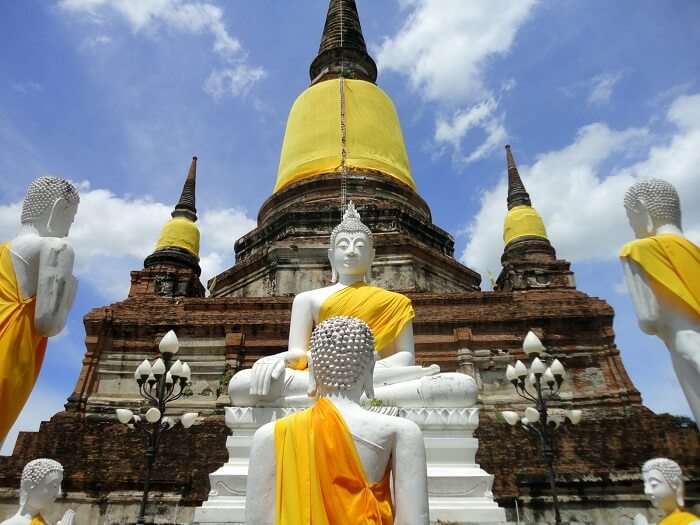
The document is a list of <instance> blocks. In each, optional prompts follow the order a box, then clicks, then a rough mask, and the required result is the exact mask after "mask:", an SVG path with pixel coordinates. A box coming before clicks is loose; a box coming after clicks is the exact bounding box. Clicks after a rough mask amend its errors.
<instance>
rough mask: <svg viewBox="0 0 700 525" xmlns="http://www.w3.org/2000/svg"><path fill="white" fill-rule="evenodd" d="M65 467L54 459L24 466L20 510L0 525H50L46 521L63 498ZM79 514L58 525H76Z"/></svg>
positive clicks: (68, 513)
mask: <svg viewBox="0 0 700 525" xmlns="http://www.w3.org/2000/svg"><path fill="white" fill-rule="evenodd" d="M62 481H63V466H62V465H61V464H60V463H59V462H58V461H54V460H53V459H45V458H42V459H35V460H33V461H30V462H29V463H27V464H26V465H25V466H24V469H23V470H22V479H21V482H20V489H19V510H18V511H17V513H16V514H15V515H14V516H12V517H11V518H9V519H7V520H5V521H3V522H2V523H0V525H48V522H47V521H46V520H45V518H44V514H45V513H47V512H48V511H49V510H50V509H51V506H52V505H53V504H54V502H55V501H56V498H57V497H59V496H60V495H61V482H62ZM75 523H76V521H75V513H74V512H73V511H72V510H68V511H66V513H65V514H64V515H63V519H61V521H59V522H58V523H57V524H56V525H75Z"/></svg>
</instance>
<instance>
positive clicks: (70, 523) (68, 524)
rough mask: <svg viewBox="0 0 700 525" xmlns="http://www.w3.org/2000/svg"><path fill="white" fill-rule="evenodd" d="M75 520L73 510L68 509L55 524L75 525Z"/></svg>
mask: <svg viewBox="0 0 700 525" xmlns="http://www.w3.org/2000/svg"><path fill="white" fill-rule="evenodd" d="M76 524H77V521H76V519H75V512H73V511H72V510H71V509H68V510H67V511H66V513H65V514H64V515H63V518H62V519H61V521H59V522H58V523H57V524H56V525H76Z"/></svg>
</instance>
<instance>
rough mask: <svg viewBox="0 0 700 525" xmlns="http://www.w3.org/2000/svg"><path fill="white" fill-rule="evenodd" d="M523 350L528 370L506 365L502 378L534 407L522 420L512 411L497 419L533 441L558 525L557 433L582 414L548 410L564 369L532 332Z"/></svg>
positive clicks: (519, 364)
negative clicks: (531, 356) (517, 429)
mask: <svg viewBox="0 0 700 525" xmlns="http://www.w3.org/2000/svg"><path fill="white" fill-rule="evenodd" d="M523 350H524V351H525V353H527V354H528V355H533V356H534V358H533V360H532V362H531V363H530V367H529V368H528V367H527V366H526V365H525V364H524V363H523V362H522V361H517V362H516V363H515V366H513V365H508V367H507V368H506V377H507V378H508V381H509V382H510V383H511V384H512V385H513V387H514V388H515V392H516V393H517V394H518V395H519V396H520V397H521V398H523V399H525V400H526V401H529V402H532V403H534V405H535V406H534V408H533V407H528V408H526V409H525V414H524V416H523V417H521V416H520V415H519V414H518V413H517V412H513V411H504V412H501V416H503V419H505V420H506V422H507V423H508V424H509V425H511V426H515V425H518V424H519V425H520V427H521V428H522V429H524V430H525V431H526V432H527V433H528V434H530V435H532V436H534V437H535V439H536V440H537V449H538V450H539V452H540V454H541V455H542V459H543V461H544V463H545V465H546V467H547V474H548V477H549V487H550V490H551V493H552V502H553V504H554V519H555V523H556V525H560V524H561V515H560V513H559V498H558V496H557V484H556V471H555V468H554V463H555V460H556V455H557V431H558V429H559V426H560V425H561V424H562V423H564V421H565V420H569V421H570V422H571V423H572V424H574V425H577V424H578V423H580V422H581V416H582V412H581V411H580V410H563V411H562V410H558V411H557V412H555V411H554V410H552V409H550V407H549V403H550V402H551V401H559V391H560V389H561V385H562V384H563V383H564V378H565V375H566V371H565V369H564V365H562V364H561V362H559V360H558V359H554V358H552V356H550V355H549V354H547V353H546V349H545V347H544V346H543V345H542V342H541V341H540V340H539V338H538V337H537V336H536V335H535V334H534V332H528V334H527V336H526V337H525V341H523ZM540 355H541V356H542V359H540Z"/></svg>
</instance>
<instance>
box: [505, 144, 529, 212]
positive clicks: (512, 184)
mask: <svg viewBox="0 0 700 525" xmlns="http://www.w3.org/2000/svg"><path fill="white" fill-rule="evenodd" d="M506 161H507V163H508V209H509V210H512V209H513V208H515V207H516V206H532V202H531V201H530V195H528V193H527V191H526V190H525V185H524V184H523V181H522V179H521V178H520V174H519V173H518V168H517V166H516V165H515V159H514V158H513V153H512V152H511V151H510V144H506Z"/></svg>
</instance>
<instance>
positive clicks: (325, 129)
mask: <svg viewBox="0 0 700 525" xmlns="http://www.w3.org/2000/svg"><path fill="white" fill-rule="evenodd" d="M341 81H342V82H343V83H344V84H343V93H344V98H345V123H346V130H347V131H346V145H347V147H346V152H347V160H346V166H347V167H348V168H349V169H353V168H355V169H370V170H377V171H380V172H382V173H384V174H386V175H389V176H391V177H394V178H396V179H397V180H399V181H401V182H403V183H404V184H406V185H408V186H410V187H411V188H412V189H414V190H415V189H416V184H415V182H414V180H413V177H412V176H411V168H410V165H409V162H408V154H407V153H406V145H405V144H404V140H403V134H402V133H401V124H400V123H399V117H398V114H397V113H396V108H395V107H394V103H393V102H392V101H391V99H390V98H389V97H388V96H387V95H386V94H385V93H384V92H383V91H382V90H381V89H380V88H379V87H377V86H376V85H374V84H372V83H371V82H365V81H364V80H348V79H342V80H341V79H334V80H326V81H323V82H319V83H318V84H315V85H313V86H311V87H309V88H308V89H306V90H305V91H304V92H303V93H302V94H301V95H299V97H298V98H297V100H296V101H295V102H294V105H293V106H292V109H291V111H290V112H289V118H288V119H287V130H286V132H285V135H284V142H283V143H282V153H281V155H280V163H279V169H278V172H277V182H276V184H275V189H274V192H277V191H279V190H280V189H282V188H283V187H284V186H286V185H288V184H291V183H293V182H296V181H298V180H301V179H303V178H305V177H311V176H313V175H318V174H320V173H328V172H330V171H335V170H339V169H340V166H341V156H342V154H341V153H342V140H341V132H340V115H341V104H340V100H341V98H340V82H341Z"/></svg>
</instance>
